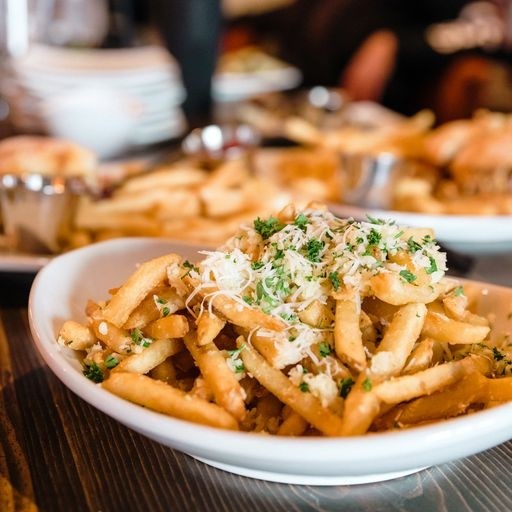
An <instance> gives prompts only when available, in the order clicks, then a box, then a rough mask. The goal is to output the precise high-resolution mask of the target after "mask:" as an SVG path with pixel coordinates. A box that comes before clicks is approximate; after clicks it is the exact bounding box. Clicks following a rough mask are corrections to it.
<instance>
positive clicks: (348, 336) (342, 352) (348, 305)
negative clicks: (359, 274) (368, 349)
mask: <svg viewBox="0 0 512 512" xmlns="http://www.w3.org/2000/svg"><path fill="white" fill-rule="evenodd" d="M334 347H335V350H336V354H337V356H338V357H339V358H340V359H341V360H342V361H344V362H346V363H347V364H348V365H349V366H351V367H353V368H355V369H356V370H358V371H361V370H363V369H364V368H366V354H365V351H364V346H363V337H362V334H361V329H360V327H359V312H358V306H357V304H356V302H355V300H337V301H336V312H335V322H334Z"/></svg>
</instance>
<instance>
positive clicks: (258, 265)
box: [251, 261, 265, 270]
mask: <svg viewBox="0 0 512 512" xmlns="http://www.w3.org/2000/svg"><path fill="white" fill-rule="evenodd" d="M264 266H265V263H263V261H253V262H252V263H251V268H252V269H253V270H259V269H260V268H263V267H264Z"/></svg>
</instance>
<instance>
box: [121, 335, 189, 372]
mask: <svg viewBox="0 0 512 512" xmlns="http://www.w3.org/2000/svg"><path fill="white" fill-rule="evenodd" d="M182 350H183V343H182V342H181V341H178V340H170V339H161V340H155V341H154V342H153V343H151V344H150V345H149V347H146V348H145V349H144V350H143V351H142V352H140V353H139V354H133V355H130V356H128V357H126V358H125V359H123V360H122V361H121V362H120V363H119V364H118V365H117V366H116V367H115V368H114V369H113V370H112V371H113V372H129V373H140V374H145V373H148V372H149V371H151V370H153V369H154V368H156V367H157V366H158V365H160V364H162V363H163V362H164V361H165V360H166V359H167V358H168V357H171V356H173V355H175V354H177V353H178V352H181V351H182Z"/></svg>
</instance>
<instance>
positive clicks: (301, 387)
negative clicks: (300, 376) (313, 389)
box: [299, 382, 309, 393]
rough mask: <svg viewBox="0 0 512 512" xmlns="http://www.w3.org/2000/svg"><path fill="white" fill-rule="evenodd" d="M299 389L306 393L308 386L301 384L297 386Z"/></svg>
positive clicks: (304, 383) (305, 383)
mask: <svg viewBox="0 0 512 512" xmlns="http://www.w3.org/2000/svg"><path fill="white" fill-rule="evenodd" d="M299 389H300V390H301V391H302V392H303V393H308V392H309V384H308V383H307V382H301V383H300V384H299Z"/></svg>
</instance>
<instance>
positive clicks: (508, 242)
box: [329, 203, 512, 255]
mask: <svg viewBox="0 0 512 512" xmlns="http://www.w3.org/2000/svg"><path fill="white" fill-rule="evenodd" d="M329 209H330V210H331V211H332V213H334V215H337V216H338V217H353V218H354V219H358V220H365V219H367V218H368V215H370V216H371V217H375V218H381V219H393V220H396V222H397V223H398V224H402V225H404V226H410V227H423V228H424V227H430V228H432V229H433V230H434V232H435V236H436V238H437V239H438V240H439V241H440V242H441V243H442V244H443V245H444V246H445V247H447V248H449V249H452V250H454V251H458V252H461V253H466V254H469V255H479V254H499V253H504V252H510V251H512V215H495V216H485V215H427V214H422V213H409V212H399V211H392V210H371V209H365V208H360V207H358V206H350V205H345V204H339V203H331V204H329Z"/></svg>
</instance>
